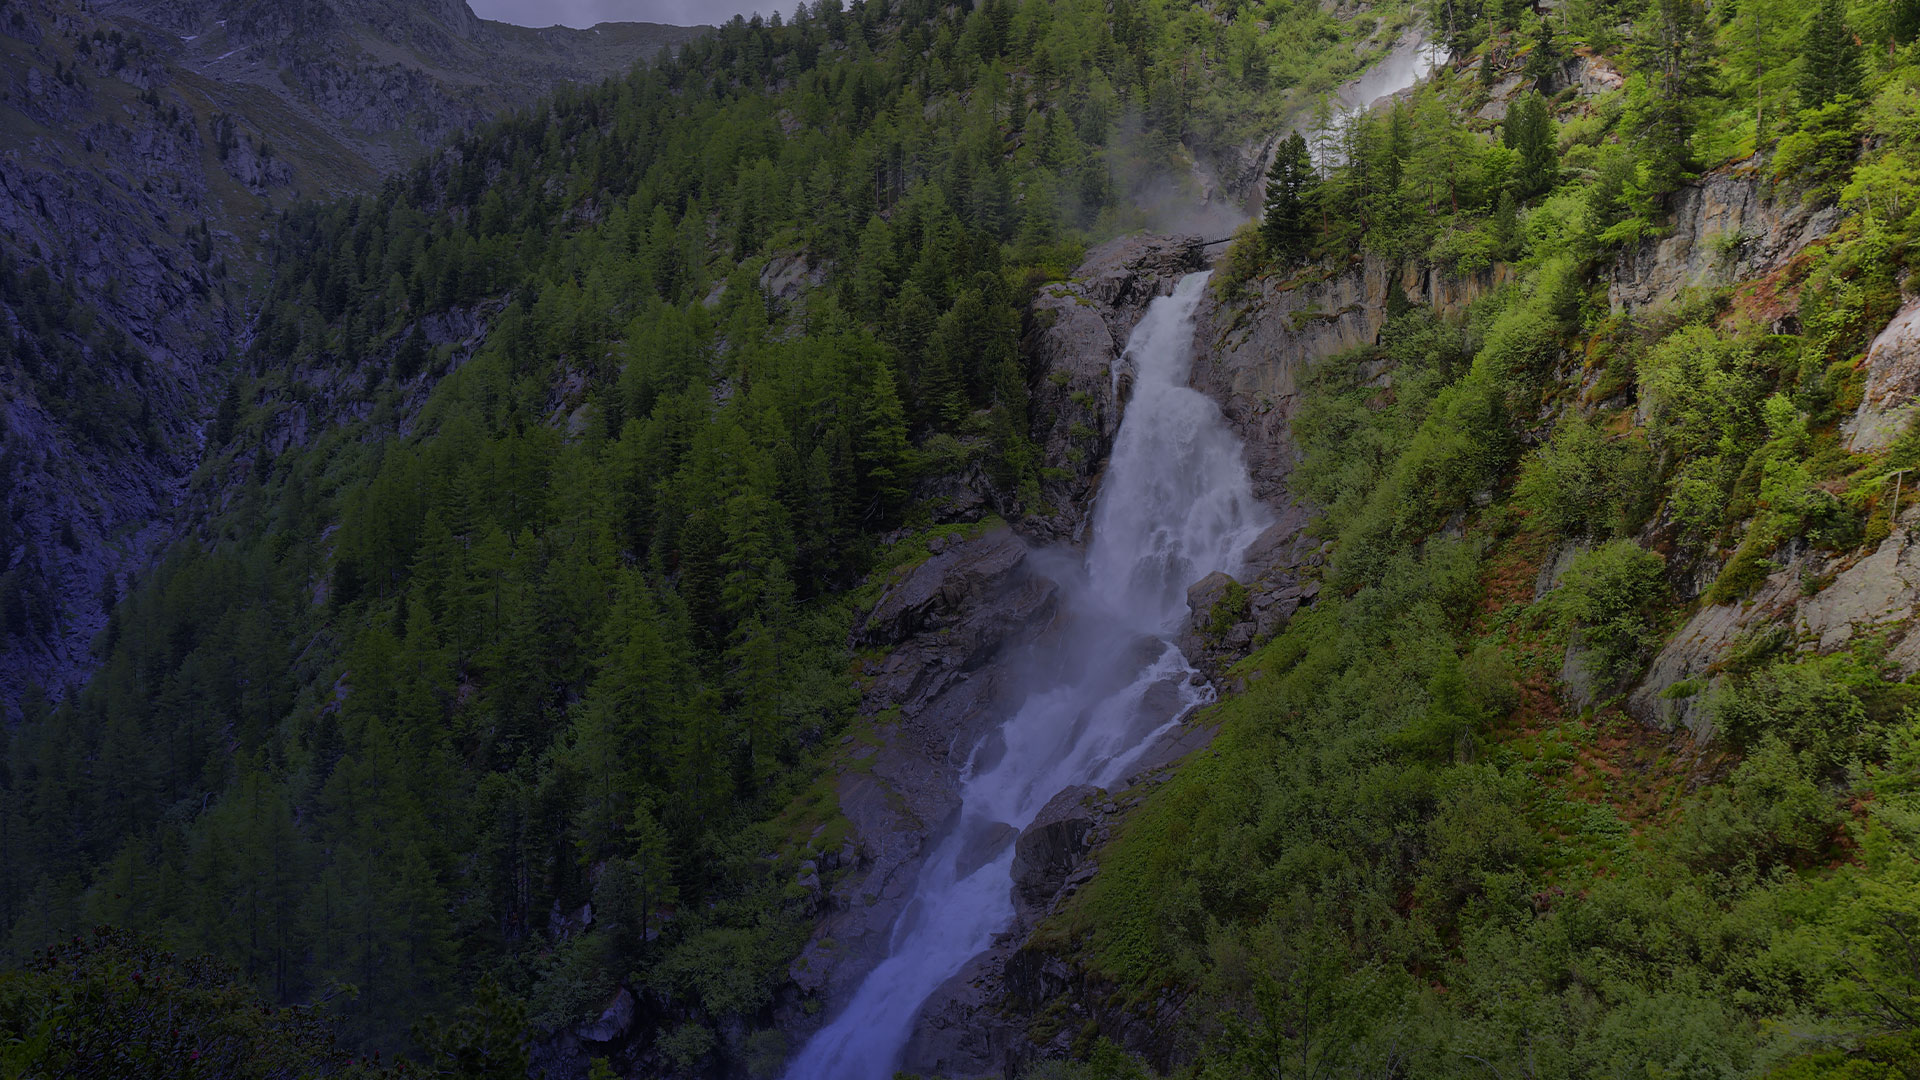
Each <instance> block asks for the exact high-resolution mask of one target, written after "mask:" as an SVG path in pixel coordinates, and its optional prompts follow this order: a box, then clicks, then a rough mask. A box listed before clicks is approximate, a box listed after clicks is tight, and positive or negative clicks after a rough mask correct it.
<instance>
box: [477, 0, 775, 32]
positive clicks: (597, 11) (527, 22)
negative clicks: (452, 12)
mask: <svg viewBox="0 0 1920 1080" xmlns="http://www.w3.org/2000/svg"><path fill="white" fill-rule="evenodd" d="M468 2H469V3H470V4H472V6H473V11H474V14H476V15H479V16H480V17H481V18H483V19H499V20H500V21H501V22H510V23H518V24H519V25H521V26H552V25H554V24H555V23H558V24H560V25H562V26H581V27H585V26H592V25H594V24H595V23H603V22H657V23H675V24H678V25H680V26H699V25H702V24H707V25H711V24H714V23H721V22H725V21H726V20H728V19H731V18H733V16H734V15H735V13H739V14H744V15H752V14H753V12H755V11H756V10H757V11H760V12H762V13H765V12H771V11H773V10H775V9H776V8H778V9H779V10H780V11H781V12H782V13H783V14H784V13H786V12H787V11H789V10H791V7H792V5H791V4H788V5H787V6H785V7H781V6H780V3H775V2H772V0H468ZM781 2H782V3H784V2H785V0H781Z"/></svg>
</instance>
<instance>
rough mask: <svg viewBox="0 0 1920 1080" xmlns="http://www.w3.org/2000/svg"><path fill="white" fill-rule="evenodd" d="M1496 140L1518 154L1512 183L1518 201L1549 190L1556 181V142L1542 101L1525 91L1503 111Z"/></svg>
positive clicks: (1550, 117)
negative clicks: (1503, 118) (1505, 116)
mask: <svg viewBox="0 0 1920 1080" xmlns="http://www.w3.org/2000/svg"><path fill="white" fill-rule="evenodd" d="M1500 141H1501V142H1502V143H1504V144H1505V145H1506V147H1507V149H1509V150H1512V151H1513V152H1514V153H1516V154H1518V155H1519V158H1520V161H1519V166H1518V169H1517V170H1516V172H1515V176H1514V182H1515V186H1516V187H1517V188H1518V189H1519V192H1518V193H1519V195H1520V197H1521V198H1523V199H1524V198H1528V197H1530V196H1533V195H1538V194H1540V193H1541V192H1543V191H1546V190H1548V189H1550V188H1552V187H1553V185H1554V183H1555V182H1556V181H1557V180H1558V179H1559V173H1560V158H1559V152H1560V151H1559V145H1558V140H1557V139H1556V138H1555V136H1554V131H1553V116H1552V114H1550V113H1549V112H1548V111H1547V103H1546V101H1545V100H1544V99H1543V98H1541V97H1540V95H1539V94H1536V93H1533V92H1531V91H1529V92H1528V93H1525V94H1522V95H1521V96H1520V99H1519V100H1518V101H1515V102H1514V103H1513V107H1512V108H1510V109H1508V110H1507V119H1506V122H1505V123H1504V124H1502V125H1501V130H1500Z"/></svg>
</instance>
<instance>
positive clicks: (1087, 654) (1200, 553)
mask: <svg viewBox="0 0 1920 1080" xmlns="http://www.w3.org/2000/svg"><path fill="white" fill-rule="evenodd" d="M1207 277H1208V275H1207V274H1205V273H1197V274H1189V275H1188V276H1187V277H1185V278H1183V279H1182V280H1181V281H1180V283H1179V285H1178V287H1176V288H1175V290H1174V292H1173V295H1171V296H1165V297H1161V298H1159V299H1157V300H1155V301H1154V302H1153V303H1152V305H1151V306H1150V307H1148V309H1147V312H1146V315H1145V316H1144V317H1143V318H1142V319H1141V321H1140V325H1139V326H1138V327H1137V328H1136V329H1135V330H1134V332H1133V336H1132V338H1131V339H1130V341H1129V342H1128V345H1127V357H1126V359H1127V360H1128V361H1129V362H1130V363H1131V364H1132V366H1133V369H1134V372H1135V375H1134V380H1133V396H1132V400H1131V402H1130V403H1129V405H1128V407H1127V411H1126V414H1125V419H1124V421H1123V422H1122V424H1121V426H1120V431H1119V435H1118V437H1117V438H1116V440H1115V443H1114V448H1113V455H1112V458H1111V460H1110V462H1109V464H1108V467H1107V474H1106V478H1105V480H1104V482H1103V486H1102V488H1101V492H1100V495H1099V498H1098V500H1097V501H1096V504H1095V507H1094V518H1093V539H1092V542H1091V546H1090V551H1089V552H1088V555H1087V558H1086V559H1085V560H1084V563H1082V564H1081V565H1078V566H1073V565H1071V560H1061V562H1062V564H1063V567H1064V568H1063V569H1062V571H1061V572H1060V573H1058V574H1057V575H1056V576H1057V578H1058V580H1059V582H1060V585H1061V587H1062V595H1063V596H1064V598H1065V607H1066V608H1067V611H1068V617H1069V620H1070V622H1069V630H1068V632H1067V633H1065V634H1063V635H1061V640H1059V641H1058V642H1057V643H1055V644H1052V645H1049V646H1047V647H1046V648H1047V649H1048V650H1049V651H1048V652H1047V654H1046V655H1045V656H1043V657H1037V658H1035V662H1034V663H1033V664H1032V669H1033V670H1034V671H1035V672H1037V673H1040V674H1039V675H1038V676H1037V677H1036V678H1035V679H1033V681H1032V682H1031V683H1030V684H1029V685H1030V687H1031V688H1030V690H1029V692H1028V694H1027V696H1026V698H1025V700H1024V702H1023V703H1022V704H1021V706H1020V707H1019V709H1018V710H1016V711H1015V712H1014V713H1013V715H1012V716H1010V717H1008V718H1007V719H1006V721H1005V722H1004V723H1003V724H1002V725H1001V726H1000V727H999V729H998V730H997V731H995V732H993V733H992V734H990V735H988V736H987V737H986V738H984V739H983V740H982V741H981V744H980V745H979V746H978V747H976V748H974V750H973V752H972V755H971V760H970V761H969V764H968V767H967V769H966V771H965V773H964V775H963V779H962V782H961V809H960V812H959V814H960V816H959V822H958V824H957V826H956V827H955V828H953V829H952V830H950V831H949V832H948V833H947V834H946V836H945V838H944V839H943V840H942V841H941V842H940V844H939V846H938V847H936V848H935V850H934V851H933V853H932V854H931V855H929V856H928V857H927V860H926V863H925V864H924V866H923V867H922V869H921V871H920V877H919V880H918V881H917V882H916V883H915V886H914V894H913V898H912V899H911V900H910V901H909V902H908V905H907V907H906V908H905V909H904V910H903V911H902V913H901V915H900V918H899V920H898V922H897V923H896V924H895V926H894V929H893V936H892V940H891V942H890V948H889V950H888V956H887V958H886V959H885V960H883V961H881V963H880V964H879V966H878V967H876V968H874V970H873V972H872V973H871V974H869V975H868V976H867V978H866V980H865V981H864V982H863V983H862V984H861V985H860V988H859V990H858V991H856V992H855V994H854V996H853V999H852V1000H851V1001H850V1002H849V1003H848V1004H847V1007H846V1009H845V1010H844V1011H843V1012H842V1013H841V1014H840V1015H839V1016H838V1017H837V1018H836V1019H835V1020H834V1021H833V1022H832V1023H831V1024H829V1025H827V1026H826V1027H825V1028H823V1029H821V1030H820V1032H819V1033H818V1034H816V1035H815V1036H814V1037H813V1039H812V1040H811V1041H809V1042H808V1043H807V1045H806V1047H805V1048H804V1049H803V1050H802V1051H801V1053H800V1055H799V1056H798V1057H797V1058H795V1060H794V1062H793V1064H792V1065H791V1067H790V1068H789V1069H788V1071H787V1077H788V1080H887V1078H888V1077H891V1076H892V1075H893V1072H894V1067H895V1064H896V1062H897V1061H898V1059H899V1057H900V1053H901V1051H902V1049H903V1048H904V1047H905V1045H906V1042H907V1040H908V1039H909V1038H910V1037H911V1035H912V1032H913V1025H914V1020H915V1017H916V1016H917V1014H918V1013H919V1010H920V1007H921V1005H922V1004H923V1003H924V1002H925V1001H926V999H927V997H928V996H929V995H930V994H932V993H933V992H934V991H935V990H936V989H938V988H939V987H940V985H941V984H942V983H944V982H946V981H947V980H948V979H949V978H951V977H952V976H953V975H955V974H956V973H958V972H959V971H960V969H961V968H962V967H963V966H965V964H966V963H967V961H968V960H970V959H972V958H973V957H975V956H977V955H979V954H980V953H982V952H984V951H985V950H986V949H987V948H989V947H990V946H991V945H992V942H993V937H994V935H995V934H997V933H1000V932H1002V931H1004V930H1006V929H1007V927H1008V926H1009V925H1010V924H1011V923H1012V922H1013V918H1014V907H1013V899H1012V876H1011V869H1012V864H1013V847H1012V844H1011V843H1010V842H1008V841H1009V840H1010V838H1011V837H1012V835H1013V833H1014V831H1016V830H1019V829H1023V828H1025V827H1026V826H1027V825H1028V824H1030V823H1031V822H1032V821H1033V819H1034V816H1035V815H1036V814H1038V813H1039V812H1040V810H1041V808H1042V807H1043V806H1045V805H1046V803H1047V800H1048V799H1050V798H1052V797H1053V796H1054V794H1056V793H1057V792H1059V791H1060V790H1062V789H1063V788H1066V787H1069V786H1072V785H1075V784H1094V785H1098V786H1102V787H1104V786H1109V785H1112V784H1114V783H1117V782H1119V781H1121V780H1123V779H1124V778H1125V777H1126V776H1127V775H1128V773H1129V771H1130V770H1131V768H1132V766H1133V764H1134V762H1135V761H1137V760H1138V758H1139V756H1140V754H1141V753H1142V752H1143V751H1145V750H1146V749H1147V748H1148V747H1150V746H1151V745H1152V744H1153V743H1154V741H1155V739H1156V738H1157V737H1158V736H1159V735H1160V734H1161V733H1163V732H1165V731H1167V730H1169V729H1171V728H1172V727H1173V726H1174V725H1175V724H1177V723H1178V722H1179V721H1180V718H1181V717H1183V716H1184V715H1186V713H1187V712H1189V711H1190V710H1191V709H1193V707H1194V706H1196V705H1199V704H1202V703H1203V702H1204V701H1206V700H1208V699H1210V697H1211V694H1212V690H1211V688H1210V687H1208V686H1206V685H1205V684H1204V683H1203V682H1202V681H1201V680H1199V679H1197V678H1195V677H1194V676H1195V673H1194V670H1193V668H1192V666H1191V665H1190V664H1189V663H1188V662H1187V659H1186V657H1185V656H1183V655H1182V654H1181V652H1180V650H1179V649H1178V648H1176V647H1175V646H1174V644H1173V642H1172V637H1173V635H1174V634H1175V633H1176V632H1177V631H1178V629H1179V627H1180V623H1181V621H1182V619H1183V617H1184V615H1185V613H1186V603H1185V597H1186V587H1187V586H1188V585H1189V584H1191V583H1192V582H1194V581H1196V580H1198V579H1200V578H1202V577H1204V576H1206V575H1207V574H1208V573H1211V572H1212V571H1215V570H1224V571H1227V572H1229V573H1234V572H1237V571H1238V570H1239V569H1240V565H1239V564H1240V557H1241V553H1242V552H1243V551H1244V549H1245V548H1246V546H1247V544H1248V543H1250V542H1251V541H1252V540H1253V539H1254V538H1255V537H1257V536H1258V535H1259V534H1260V533H1261V532H1262V531H1263V530H1265V529H1266V528H1267V526H1268V525H1269V524H1271V523H1272V517H1271V514H1270V513H1269V511H1268V510H1267V508H1266V507H1265V506H1264V505H1263V504H1261V503H1260V502H1259V501H1258V500H1257V499H1255V498H1254V496H1253V489H1252V484H1251V482H1250V480H1249V478H1248V475H1247V468H1246V462H1245V457H1244V455H1243V453H1242V451H1241V447H1240V442H1239V440H1238V439H1237V438H1236V437H1235V436H1234V434H1233V433H1232V432H1231V431H1230V430H1229V429H1228V428H1227V426H1226V422H1225V420H1224V419H1223V418H1222V417H1221V415H1220V410H1219V408H1218V407H1217V406H1216V405H1215V404H1214V403H1213V401H1212V400H1211V399H1209V398H1207V397H1206V396H1205V395H1203V394H1201V393H1199V392H1197V391H1195V390H1192V389H1190V388H1189V387H1188V386H1187V385H1186V384H1187V378H1188V374H1189V368H1190V366H1191V363H1192V341H1193V323H1194V312H1195V310H1196V309H1197V308H1198V307H1199V305H1200V301H1201V298H1202V295H1203V294H1204V292H1205V289H1206V284H1207ZM1009 826H1011V829H1010V828H1009ZM996 840H997V842H998V845H999V846H998V850H997V852H996V853H995V854H993V856H992V857H991V858H987V859H985V860H984V861H983V860H982V858H981V853H982V852H983V851H994V844H995V842H996Z"/></svg>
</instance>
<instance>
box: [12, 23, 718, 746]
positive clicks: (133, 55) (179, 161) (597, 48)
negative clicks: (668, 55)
mask: <svg viewBox="0 0 1920 1080" xmlns="http://www.w3.org/2000/svg"><path fill="white" fill-rule="evenodd" d="M695 32H696V31H694V30H691V29H686V28H679V27H660V26H653V25H646V24H623V25H612V26H606V27H601V28H599V29H598V30H596V31H529V30H522V29H520V28H517V27H510V26H504V25H501V24H496V23H489V22H483V21H481V20H478V19H475V18H474V17H473V16H472V14H471V13H470V12H469V11H467V9H466V8H465V6H464V5H462V4H450V5H445V6H443V7H442V8H437V9H432V10H429V9H428V8H425V7H422V6H418V5H411V4H408V5H382V4H371V5H353V4H335V5H329V4H325V3H280V4H259V3H246V4H229V5H226V6H224V7H222V6H221V5H218V4H212V3H198V4H187V3H165V4H162V3H113V4H103V5H92V6H87V5H81V4H75V3H68V2H65V0H30V2H29V0H11V2H9V3H8V4H6V5H5V6H4V7H0V56H4V59H5V63H4V70H5V72H6V74H5V76H4V83H3V84H0V85H3V89H0V96H3V98H4V101H0V124H3V125H4V130H5V131H6V141H5V152H4V154H0V229H4V233H3V234H0V260H4V262H5V264H6V267H7V269H6V270H5V271H4V274H5V276H6V280H7V281H8V282H9V284H8V285H7V286H6V289H5V296H4V297H3V298H0V304H4V306H5V307H6V309H7V314H6V316H5V323H6V326H7V328H8V334H9V336H8V338H7V341H8V342H9V344H8V347H7V349H6V350H5V355H4V358H0V363H4V365H5V373H6V376H7V389H6V391H5V398H4V405H3V406H0V409H3V412H4V416H5V417H6V428H5V431H6V435H5V437H6V438H7V439H8V440H9V449H8V451H7V452H6V453H5V455H4V458H3V459H0V460H3V461H4V466H0V468H4V471H5V473H6V475H7V477H8V482H7V484H6V488H5V491H6V494H5V498H4V503H5V505H4V507H3V508H0V551H4V553H5V560H4V567H3V568H0V702H4V703H5V704H4V706H3V707H0V713H5V714H6V715H7V716H9V717H13V716H17V715H18V711H19V704H20V702H21V700H22V698H23V696H24V695H25V694H26V692H27V690H28V688H29V687H30V686H37V687H39V688H40V689H43V690H45V691H48V692H50V693H53V694H55V695H58V694H60V693H62V692H64V691H66V690H67V689H69V688H70V684H72V683H73V682H74V681H75V680H77V679H79V678H81V677H82V676H83V675H84V674H85V672H86V671H87V670H88V669H89V668H90V667H91V666H92V663H93V660H94V658H93V657H92V656H91V655H90V652H89V650H90V646H91V642H92V640H93V638H94V636H95V635H96V634H97V633H98V632H99V631H100V630H101V629H102V628H103V627H104V626H105V623H106V608H107V607H109V606H110V605H111V603H112V598H113V597H114V596H116V595H118V594H119V593H120V592H122V591H124V590H125V589H126V588H127V587H128V586H129V583H130V582H131V581H132V580H133V579H135V578H136V577H137V576H138V575H139V574H140V573H142V572H143V571H144V570H145V569H146V568H147V567H148V566H149V565H150V563H151V561H152V559H153V558H154V556H155V554H156V552H157V551H158V550H159V549H160V547H161V546H163V545H164V544H165V543H166V542H168V541H170V540H172V539H174V538H177V537H178V535H179V530H180V528H181V527H182V525H181V522H180V521H178V520H176V519H175V517H174V515H173V507H174V505H175V504H176V503H177V502H179V501H180V500H181V499H182V497H183V496H184V487H183V484H184V481H185V478H186V476H187V474H188V473H189V472H190V471H191V470H192V468H193V466H194V464H195V463H196V462H197V460H198V456H199V454H200V451H201V447H202V444H203V441H204V440H203V435H204V431H203V429H204V428H205V427H206V426H207V425H208V424H209V423H211V422H212V421H213V420H214V416H213V412H214V405H215V403H216V402H217V401H218V400H219V398H220V395H221V390H222V388H223V387H224V386H225V385H226V383H227V381H228V379H229V378H230V377H231V375H232V371H233V363H234V360H235V357H236V356H237V355H238V354H239V353H242V352H244V351H245V349H246V346H247V333H248V330H247V326H248V323H249V319H250V316H251V313H252V311H253V310H254V308H255V307H256V306H257V303H258V301H257V295H258V294H257V289H258V287H259V286H260V284H261V283H262V282H263V281H264V280H265V279H266V277H267V275H268V273H269V271H268V267H267V264H266V262H265V261H264V260H265V250H264V247H263V244H264V241H265V240H266V239H267V238H268V237H269V236H270V235H271V232H270V225H271V221H272V215H273V214H274V213H275V212H276V211H277V210H278V209H280V208H284V207H285V206H287V205H289V204H291V203H292V202H294V201H297V200H298V199H301V198H314V197H330V196H338V195H345V194H350V193H356V192H364V191H368V190H371V189H373V188H374V187H375V186H376V185H377V184H378V183H379V182H380V179H381V177H382V176H383V175H385V174H389V173H391V172H393V171H394V170H396V169H397V168H398V167H399V166H400V165H402V164H404V163H407V162H410V161H412V160H413V159H414V158H416V157H418V156H420V155H421V154H423V153H425V152H426V151H427V150H428V149H429V148H431V147H432V146H434V145H436V144H437V143H439V142H440V141H441V140H442V139H444V138H445V137H447V136H450V135H453V134H457V133H459V132H462V131H465V130H467V129H468V128H470V127H472V126H473V125H475V124H477V123H479V122H481V121H482V120H485V119H488V118H491V117H493V116H495V115H498V114H499V113H501V112H504V111H506V110H509V109H512V108H517V107H523V106H525V105H528V104H530V103H532V102H533V101H534V100H536V99H537V98H538V97H539V96H540V95H543V94H546V93H549V92H550V91H551V90H552V89H553V88H554V87H555V86H557V85H561V84H564V83H568V82H574V81H592V80H595V79H598V78H602V77H604V76H607V75H610V74H614V73H617V72H620V71H623V70H625V69H626V68H628V67H630V66H632V65H633V64H634V63H636V62H643V61H646V60H649V59H651V58H652V57H653V56H654V55H655V54H656V53H657V52H658V51H659V50H660V49H662V48H667V47H670V46H672V45H674V44H676V43H679V42H682V41H685V40H686V39H687V38H688V37H689V36H691V35H692V34H693V33H695ZM216 50H217V51H216Z"/></svg>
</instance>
